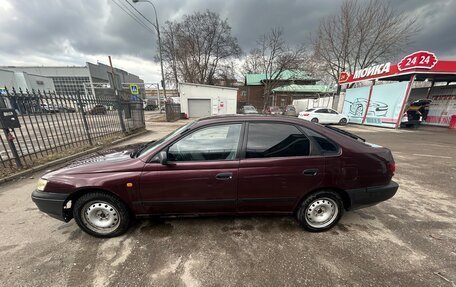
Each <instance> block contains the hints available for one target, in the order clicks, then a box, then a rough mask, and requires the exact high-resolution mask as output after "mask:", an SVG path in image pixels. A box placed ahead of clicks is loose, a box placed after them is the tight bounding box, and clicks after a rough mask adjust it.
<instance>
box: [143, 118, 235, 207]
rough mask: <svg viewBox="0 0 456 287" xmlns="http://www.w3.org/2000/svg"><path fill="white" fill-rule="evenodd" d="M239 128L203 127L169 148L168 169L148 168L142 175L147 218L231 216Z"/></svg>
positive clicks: (222, 126)
mask: <svg viewBox="0 0 456 287" xmlns="http://www.w3.org/2000/svg"><path fill="white" fill-rule="evenodd" d="M242 125H243V124H241V123H230V124H223V125H214V126H208V127H203V128H200V129H198V130H195V131H193V132H192V133H190V134H188V135H186V136H184V137H183V138H181V139H179V140H178V141H176V142H174V143H173V144H171V145H170V146H169V147H168V148H167V149H166V152H167V158H168V164H167V165H163V164H160V163H148V164H146V167H145V169H144V172H143V174H142V176H141V197H142V205H143V207H144V210H145V212H146V213H149V214H192V213H195V214H201V213H224V212H234V211H235V206H236V193H237V179H238V169H239V159H238V150H239V144H240V136H241V130H242Z"/></svg>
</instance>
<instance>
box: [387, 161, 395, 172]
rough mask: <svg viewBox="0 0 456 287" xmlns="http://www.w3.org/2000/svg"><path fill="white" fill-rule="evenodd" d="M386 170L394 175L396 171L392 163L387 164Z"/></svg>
mask: <svg viewBox="0 0 456 287" xmlns="http://www.w3.org/2000/svg"><path fill="white" fill-rule="evenodd" d="M388 170H389V171H390V172H391V173H394V172H395V171H396V163H394V162H389V163H388Z"/></svg>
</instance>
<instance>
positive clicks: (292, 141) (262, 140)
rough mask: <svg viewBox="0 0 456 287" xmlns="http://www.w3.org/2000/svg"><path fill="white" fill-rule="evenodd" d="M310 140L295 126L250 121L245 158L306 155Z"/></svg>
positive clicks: (308, 150)
mask: <svg viewBox="0 0 456 287" xmlns="http://www.w3.org/2000/svg"><path fill="white" fill-rule="evenodd" d="M309 153H310V141H309V139H308V138H307V137H306V136H305V135H304V134H302V133H301V131H299V130H298V129H297V128H296V127H295V126H292V125H288V124H274V123H251V124H249V131H248V136H247V150H246V155H245V157H246V158H265V157H288V156H308V155H309Z"/></svg>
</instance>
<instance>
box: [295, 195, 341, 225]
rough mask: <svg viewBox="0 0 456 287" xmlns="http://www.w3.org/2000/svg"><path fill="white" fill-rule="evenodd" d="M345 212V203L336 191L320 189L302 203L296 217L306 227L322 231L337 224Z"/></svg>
mask: <svg viewBox="0 0 456 287" xmlns="http://www.w3.org/2000/svg"><path fill="white" fill-rule="evenodd" d="M343 213H344V205H343V202H342V199H341V198H340V196H339V195H338V194H337V193H336V192H333V191H318V192H316V193H314V194H312V195H310V196H309V197H307V198H306V199H305V200H304V201H303V202H302V203H301V206H300V207H299V209H298V212H297V213H296V217H297V219H298V221H299V223H300V224H301V225H302V227H304V229H306V230H308V231H312V232H321V231H326V230H328V229H331V228H332V227H333V226H334V225H336V224H337V222H339V220H340V218H341V217H342V215H343Z"/></svg>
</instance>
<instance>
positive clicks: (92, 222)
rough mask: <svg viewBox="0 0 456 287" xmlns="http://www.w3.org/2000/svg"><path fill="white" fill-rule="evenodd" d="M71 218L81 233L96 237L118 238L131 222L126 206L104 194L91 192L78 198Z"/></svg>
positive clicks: (113, 197) (111, 196)
mask: <svg viewBox="0 0 456 287" xmlns="http://www.w3.org/2000/svg"><path fill="white" fill-rule="evenodd" d="M73 217H74V219H75V221H76V223H77V224H78V225H79V227H80V228H81V229H82V230H83V231H85V232H87V233H88V234H90V235H93V236H96V237H115V236H119V235H121V234H123V233H125V232H126V231H127V230H128V228H129V227H130V222H131V216H130V213H129V211H128V208H127V206H126V205H125V204H124V203H123V202H122V201H120V200H119V199H117V198H116V197H115V196H113V195H110V194H108V193H104V192H91V193H87V194H85V195H83V196H81V197H80V198H78V199H77V200H76V202H75V204H74V207H73Z"/></svg>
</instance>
